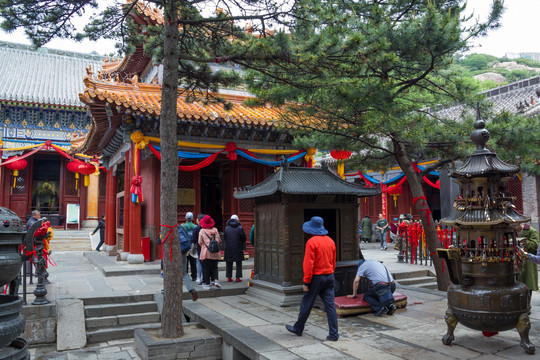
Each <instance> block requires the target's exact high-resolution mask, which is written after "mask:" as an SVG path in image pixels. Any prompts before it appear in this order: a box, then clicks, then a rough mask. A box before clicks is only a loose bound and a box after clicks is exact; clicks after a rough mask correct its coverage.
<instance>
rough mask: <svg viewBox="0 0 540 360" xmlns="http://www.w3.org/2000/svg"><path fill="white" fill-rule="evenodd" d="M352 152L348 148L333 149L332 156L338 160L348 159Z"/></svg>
mask: <svg viewBox="0 0 540 360" xmlns="http://www.w3.org/2000/svg"><path fill="white" fill-rule="evenodd" d="M351 154H352V153H351V152H350V151H348V150H331V151H330V156H332V157H333V158H334V159H336V160H346V159H348V158H350V157H351Z"/></svg>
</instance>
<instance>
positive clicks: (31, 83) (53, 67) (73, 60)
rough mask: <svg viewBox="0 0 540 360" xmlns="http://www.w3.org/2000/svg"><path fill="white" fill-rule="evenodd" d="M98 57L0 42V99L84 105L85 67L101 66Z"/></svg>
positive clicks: (100, 57) (94, 68) (100, 58)
mask: <svg viewBox="0 0 540 360" xmlns="http://www.w3.org/2000/svg"><path fill="white" fill-rule="evenodd" d="M102 63H103V62H102V56H100V55H94V54H82V53H76V52H69V51H62V50H52V49H47V48H40V49H37V50H33V49H32V48H31V47H30V46H29V45H22V44H15V43H9V42H6V41H0V101H2V100H7V101H18V102H29V103H39V104H50V105H61V106H81V107H82V106H85V104H83V103H82V102H81V101H80V100H79V93H81V92H83V90H84V83H83V78H84V76H85V75H86V70H85V69H86V67H87V66H88V65H92V69H93V70H94V71H97V69H101V65H102Z"/></svg>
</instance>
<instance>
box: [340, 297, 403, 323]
mask: <svg viewBox="0 0 540 360" xmlns="http://www.w3.org/2000/svg"><path fill="white" fill-rule="evenodd" d="M394 300H395V305H396V307H397V308H403V307H405V306H407V296H405V295H403V294H401V293H399V292H397V291H396V292H394ZM334 303H335V305H336V312H337V314H338V316H340V317H342V316H351V315H358V314H366V313H370V312H372V311H373V309H371V306H370V305H369V304H368V303H367V302H366V301H365V300H364V294H358V295H357V296H356V298H354V299H352V298H349V297H347V296H339V297H336V298H335V299H334Z"/></svg>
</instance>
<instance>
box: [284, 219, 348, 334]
mask: <svg viewBox="0 0 540 360" xmlns="http://www.w3.org/2000/svg"><path fill="white" fill-rule="evenodd" d="M303 230H304V233H305V234H306V236H309V240H308V241H307V243H306V251H305V254H304V287H303V290H304V296H303V298H302V304H301V305H300V314H298V320H297V321H296V323H295V324H294V325H285V328H286V329H287V330H288V331H290V332H292V333H294V334H296V335H298V336H302V332H303V331H304V326H305V325H306V321H307V319H308V317H309V314H310V312H311V309H312V308H313V303H314V302H315V298H316V297H317V295H320V296H321V299H322V301H323V303H324V308H325V311H326V317H327V319H328V327H329V328H330V331H329V335H328V336H327V337H326V340H330V341H337V340H338V338H339V333H338V322H337V313H336V307H335V305H334V270H335V268H336V244H335V243H334V240H332V239H331V238H330V237H329V236H326V234H328V231H327V230H326V229H325V228H324V224H323V219H322V218H321V217H319V216H314V217H312V218H311V220H310V221H307V222H305V223H304V226H303Z"/></svg>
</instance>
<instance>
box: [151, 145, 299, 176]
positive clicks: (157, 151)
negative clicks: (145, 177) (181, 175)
mask: <svg viewBox="0 0 540 360" xmlns="http://www.w3.org/2000/svg"><path fill="white" fill-rule="evenodd" d="M148 148H149V149H150V151H152V153H153V154H154V155H155V156H156V157H157V158H158V159H159V160H160V161H161V148H160V147H159V146H154V145H152V144H148ZM233 150H234V154H235V155H240V156H242V157H243V158H245V159H247V160H250V161H253V162H255V163H258V164H262V165H268V166H280V165H281V161H265V160H261V159H259V158H257V157H255V156H254V155H253V154H249V152H251V151H252V150H246V149H238V148H234V149H233V147H232V146H229V147H226V148H224V149H223V150H221V151H219V152H217V153H214V154H197V153H189V152H185V151H178V157H180V158H183V159H204V160H202V161H201V162H199V163H198V164H194V165H179V166H178V170H181V171H196V170H199V169H202V168H204V167H206V166H208V165H210V164H211V163H213V162H214V160H215V159H216V158H217V156H218V155H219V154H221V153H222V152H225V151H227V152H229V154H230V153H231V152H233ZM295 151H296V153H295V154H293V155H292V156H290V157H288V158H287V159H285V160H286V161H287V163H290V162H292V161H295V160H298V159H301V158H302V157H304V156H305V155H306V151H298V150H295ZM227 156H228V157H229V159H230V158H231V156H230V155H227Z"/></svg>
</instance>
